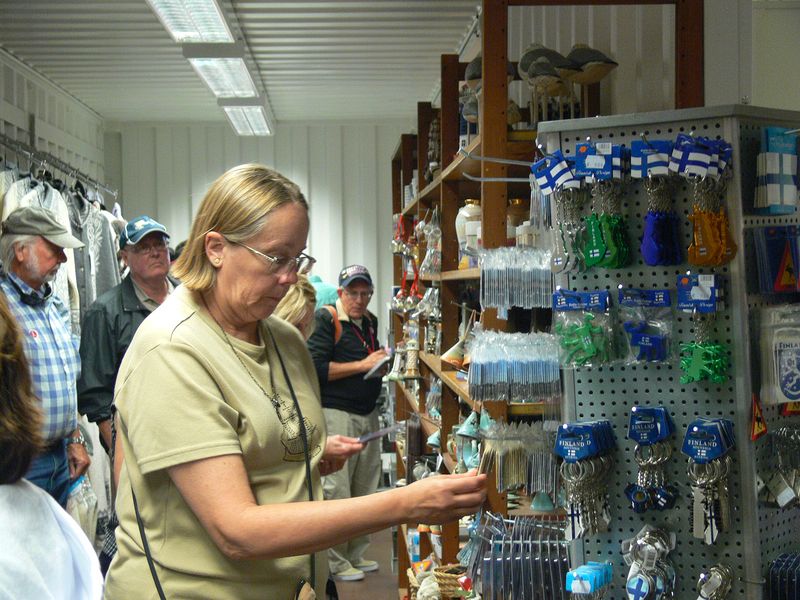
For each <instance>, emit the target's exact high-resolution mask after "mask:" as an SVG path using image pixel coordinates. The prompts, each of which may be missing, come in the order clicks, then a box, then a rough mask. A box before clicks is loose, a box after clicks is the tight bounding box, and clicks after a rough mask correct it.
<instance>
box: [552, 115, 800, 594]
mask: <svg viewBox="0 0 800 600" xmlns="http://www.w3.org/2000/svg"><path fill="white" fill-rule="evenodd" d="M767 125H776V126H785V127H791V128H796V127H798V126H800V113H798V112H789V111H779V110H770V109H764V108H758V107H752V106H745V105H730V106H719V107H706V108H693V109H684V110H675V111H663V112H655V113H645V114H633V115H620V116H613V117H601V118H593V119H577V120H572V121H553V122H547V123H542V124H541V125H540V127H539V133H538V135H539V142H540V143H542V144H543V145H544V147H545V149H546V151H547V152H548V153H549V152H553V151H555V150H557V149H560V150H561V151H562V152H563V153H564V154H565V155H566V156H571V155H574V152H575V145H576V143H577V142H582V141H584V140H586V138H587V137H590V138H591V140H593V141H611V142H614V143H620V144H625V145H630V143H631V141H633V140H636V139H641V135H642V134H644V135H646V136H648V138H649V139H674V138H675V137H676V136H677V134H678V133H680V132H689V131H692V130H694V131H696V132H697V134H698V135H702V136H709V137H717V136H719V137H722V138H724V139H726V140H727V141H728V142H730V143H731V144H732V146H733V180H732V181H731V182H730V183H729V185H728V189H727V192H726V200H725V205H726V207H727V211H728V215H729V219H730V224H731V232H732V234H733V237H734V239H735V242H736V244H737V246H738V248H739V251H738V252H737V254H736V257H735V258H734V260H733V261H732V262H731V263H729V264H728V265H726V266H724V267H717V268H702V267H701V268H698V267H693V266H690V265H688V263H684V264H683V265H680V266H669V267H651V266H649V265H646V264H644V262H643V261H642V260H641V258H640V257H639V252H638V246H639V240H640V238H641V235H642V229H643V224H644V216H645V214H646V212H647V199H646V194H645V191H644V189H643V187H642V184H641V182H640V181H637V180H633V181H632V182H631V183H630V184H629V185H628V186H627V188H626V190H627V191H626V195H625V198H624V200H623V211H624V214H625V216H626V222H627V229H628V235H629V241H630V243H631V246H632V248H634V250H633V254H634V256H635V257H636V259H635V262H634V263H633V264H632V265H631V266H629V267H627V268H624V269H617V270H607V269H599V268H593V269H590V270H588V271H586V272H575V273H569V274H568V275H562V276H559V277H557V278H556V283H557V285H561V286H562V287H564V288H569V289H572V290H594V289H608V290H616V289H617V286H618V285H619V284H623V285H625V286H631V287H642V288H655V287H658V288H670V289H675V286H676V279H677V276H678V275H679V274H682V273H685V272H686V271H687V270H691V271H692V272H698V273H715V274H719V275H722V276H723V277H724V282H723V290H724V302H725V310H724V311H723V312H721V313H720V314H718V315H717V318H716V326H715V340H716V341H719V342H721V343H723V344H725V345H726V346H727V347H728V348H729V349H730V351H731V369H730V378H729V380H728V381H727V382H725V383H724V384H722V385H717V384H713V383H711V382H709V381H701V382H696V383H693V384H687V385H683V384H681V383H680V375H681V372H680V370H679V368H678V366H677V364H676V365H670V366H659V365H636V366H610V367H602V368H594V369H585V368H579V369H575V370H572V371H565V372H564V373H565V376H564V388H565V390H564V411H563V414H564V418H565V419H566V420H579V421H580V420H590V419H595V418H605V419H608V420H609V421H611V423H612V425H613V427H614V432H615V435H616V440H617V448H616V451H615V455H614V459H615V469H614V470H613V473H612V475H611V479H610V481H609V482H608V490H609V495H610V503H611V512H612V522H611V529H610V531H609V532H607V533H604V534H600V535H597V536H594V537H591V538H587V539H585V540H583V541H582V542H579V543H578V544H577V545H576V548H575V550H576V551H577V552H576V554H577V556H580V553H581V551H582V553H583V556H584V560H585V561H589V560H598V561H605V560H610V561H612V562H613V563H614V576H615V580H616V583H615V585H614V586H613V587H612V589H613V590H614V591H613V592H612V594H613V597H614V598H624V597H625V592H624V590H625V579H626V575H627V572H628V567H627V566H626V565H625V563H624V562H623V559H622V553H621V551H620V542H621V541H622V540H624V539H627V538H631V537H634V536H635V535H636V534H637V533H638V531H639V530H640V529H641V527H642V526H643V525H644V524H645V523H650V524H652V525H654V526H657V527H661V528H664V529H667V530H669V531H672V532H674V533H675V534H676V535H677V545H676V548H675V550H674V551H673V552H672V553H671V554H670V559H671V560H672V562H673V564H674V565H675V568H676V570H677V586H676V593H675V598H676V599H677V600H695V598H697V596H698V595H697V591H696V589H695V585H696V582H697V577H698V575H699V573H700V571H701V570H702V569H704V568H708V567H710V566H711V565H713V564H715V563H717V562H721V563H725V564H727V565H729V566H730V567H731V568H733V570H734V571H735V574H736V579H735V581H734V583H733V588H732V592H731V595H730V596H729V597H730V598H737V599H744V598H747V599H754V600H760V599H761V598H763V597H764V596H765V594H764V576H765V574H766V572H767V569H768V565H769V561H770V560H772V559H774V558H775V557H776V556H777V555H778V553H780V552H782V551H786V550H790V549H795V550H797V549H800V509H797V508H792V509H788V510H782V509H778V508H771V507H766V506H761V505H759V504H758V500H757V491H756V477H757V473H759V472H762V471H763V470H765V469H766V467H767V466H768V463H769V461H770V460H771V456H772V455H773V454H774V453H773V452H771V443H770V442H769V435H767V436H764V437H763V438H761V439H760V440H759V441H757V442H751V441H750V419H751V393H752V392H758V391H759V385H760V384H759V379H758V373H757V371H756V370H754V369H753V367H755V368H756V369H757V367H758V365H757V364H755V363H758V339H757V338H758V333H757V331H758V330H757V329H753V330H752V333H751V329H750V322H751V321H754V323H753V324H754V325H755V326H757V323H756V322H755V320H756V319H757V313H758V311H757V310H753V309H756V308H758V307H759V306H763V305H765V304H767V303H768V301H767V299H765V298H764V297H761V296H759V295H758V294H754V293H752V292H751V293H749V294H748V289H749V288H748V284H747V281H748V274H747V273H748V271H747V265H748V264H749V263H748V262H747V260H748V257H749V256H751V255H752V254H753V249H752V247H748V246H747V245H746V244H745V239H746V236H745V229H746V228H747V227H752V226H758V225H767V224H791V223H800V218H798V216H796V215H788V216H780V217H764V216H755V215H753V209H752V206H753V194H754V186H755V164H756V154H757V152H758V148H759V136H760V132H761V128H762V127H764V126H767ZM674 202H675V209H676V211H677V212H678V213H679V214H681V213H682V214H683V215H684V216H686V215H688V214H689V212H690V211H691V204H692V202H691V189H690V186H689V185H688V184H686V183H683V184H681V185H680V186H679V187H678V188H677V191H676V192H675V195H674ZM554 221H555V215H554ZM681 235H682V236H683V238H684V242H685V243H684V244H683V247H684V248H686V247H688V245H689V243H690V242H691V226H690V224H689V223H688V221H687V220H686V219H685V218H684V220H683V225H682V231H681ZM751 270H752V269H751ZM751 276H752V273H751ZM750 289H752V288H750ZM614 304H615V305H616V303H614ZM674 336H675V339H676V341H677V342H684V341H691V340H692V339H693V329H692V319H691V315H688V314H685V313H676V326H675V333H674ZM751 338H753V339H751ZM636 404H641V405H653V406H655V405H661V406H664V407H666V408H667V409H668V410H669V412H670V414H671V415H672V418H673V420H674V422H675V430H676V433H675V436H674V438H673V448H674V452H673V456H672V458H671V461H670V463H669V464H668V468H667V479H668V481H669V482H671V483H674V484H676V485H677V486H678V487H679V490H680V496H681V497H680V500H679V501H678V504H677V505H676V507H675V508H674V509H672V510H668V511H664V512H660V511H648V512H646V513H644V514H641V515H640V514H636V513H634V512H633V511H632V510H631V508H630V507H629V505H628V502H627V499H626V498H625V496H624V494H623V490H624V488H625V486H626V485H627V484H628V483H630V482H634V481H636V473H637V466H636V463H635V462H634V460H633V446H634V444H633V442H632V441H630V440H628V439H627V437H626V433H627V424H628V418H629V412H630V408H631V406H633V405H636ZM763 408H764V416H765V418H766V421H767V425H768V427H770V428H772V427H776V426H779V425H781V424H785V423H787V422H791V420H792V418H789V417H781V416H779V413H778V409H777V407H774V406H764V407H763ZM696 417H724V418H727V419H730V420H732V421H733V422H734V426H735V432H736V448H735V454H734V469H733V470H732V473H731V475H730V477H729V489H730V498H731V510H732V519H731V521H732V522H731V529H730V530H729V531H726V532H723V533H722V534H721V535H720V537H719V539H718V540H717V543H716V544H715V545H712V546H707V545H705V544H704V543H703V541H702V540H697V539H694V538H693V537H692V536H691V526H690V519H689V516H690V513H691V491H690V487H689V482H688V478H687V474H686V457H685V456H684V455H683V454H681V453H680V444H681V442H682V440H683V435H684V432H685V431H686V427H687V424H688V423H689V422H690V421H691V420H693V419H694V418H696Z"/></svg>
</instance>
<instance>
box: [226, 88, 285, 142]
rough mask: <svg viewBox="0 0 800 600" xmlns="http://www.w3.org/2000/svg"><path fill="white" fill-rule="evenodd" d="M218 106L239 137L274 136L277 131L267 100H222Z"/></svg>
mask: <svg viewBox="0 0 800 600" xmlns="http://www.w3.org/2000/svg"><path fill="white" fill-rule="evenodd" d="M217 104H218V105H219V106H221V107H222V108H223V110H224V111H225V116H227V117H228V120H229V121H230V122H231V125H232V126H233V128H234V129H235V130H236V133H237V134H238V135H249V136H253V135H262V136H263V135H272V133H273V132H274V130H275V128H274V126H273V124H272V118H271V117H272V115H271V111H270V110H269V107H268V105H267V102H266V99H265V98H260V97H259V98H220V99H219V100H217Z"/></svg>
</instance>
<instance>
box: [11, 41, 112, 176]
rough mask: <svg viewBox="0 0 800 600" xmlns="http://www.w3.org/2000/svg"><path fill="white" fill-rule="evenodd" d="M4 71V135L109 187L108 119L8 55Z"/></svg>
mask: <svg viewBox="0 0 800 600" xmlns="http://www.w3.org/2000/svg"><path fill="white" fill-rule="evenodd" d="M0 67H1V69H0V133H4V134H5V135H7V136H9V137H11V138H13V139H16V140H19V141H21V142H24V143H26V144H31V143H32V142H33V144H34V146H35V147H36V148H37V149H38V150H41V151H43V152H49V153H50V154H52V155H53V156H55V157H56V158H58V159H60V160H63V161H64V162H66V163H68V164H69V165H71V166H72V167H74V168H76V169H78V170H79V171H81V172H82V173H84V174H86V175H88V176H89V177H92V178H95V179H98V180H100V181H104V175H105V173H104V160H105V155H104V153H103V119H102V118H101V117H100V116H99V115H98V114H97V113H95V112H94V111H92V110H90V109H89V108H87V107H86V106H85V105H83V104H81V103H80V102H79V101H78V100H76V99H75V98H74V97H72V96H70V95H69V94H67V93H66V92H64V91H63V90H62V89H60V88H59V87H57V86H56V85H54V84H53V83H51V82H50V81H48V80H47V79H45V78H44V77H42V76H41V75H40V74H38V73H37V72H35V71H34V70H32V69H30V68H29V67H27V66H26V65H24V64H23V63H21V62H20V61H18V60H17V59H16V58H14V57H13V56H11V55H10V54H8V53H7V52H5V51H3V50H0ZM31 127H33V128H34V131H35V132H36V135H35V139H34V140H31ZM2 152H3V148H2V147H0V153H2ZM12 158H13V156H12ZM26 166H27V165H26Z"/></svg>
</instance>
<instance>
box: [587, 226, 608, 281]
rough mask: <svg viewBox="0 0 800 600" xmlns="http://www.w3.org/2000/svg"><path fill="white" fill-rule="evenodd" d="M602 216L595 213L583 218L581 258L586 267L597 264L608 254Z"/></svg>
mask: <svg viewBox="0 0 800 600" xmlns="http://www.w3.org/2000/svg"><path fill="white" fill-rule="evenodd" d="M603 216H605V215H601V216H600V217H599V218H598V216H597V215H596V214H595V213H592V214H590V215H589V216H588V217H586V219H584V226H585V227H586V244H585V245H584V246H583V260H584V264H585V265H586V267H587V268H588V267H593V266H595V265H599V264H600V263H601V262H602V261H603V260H604V259H605V257H606V255H607V254H608V245H607V243H606V241H605V240H606V239H608V238H607V237H606V236H605V233H604V231H603V230H604V227H603V223H602V219H603Z"/></svg>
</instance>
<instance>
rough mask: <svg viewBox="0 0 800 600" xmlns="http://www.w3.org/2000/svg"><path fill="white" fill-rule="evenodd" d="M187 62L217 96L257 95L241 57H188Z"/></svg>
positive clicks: (240, 96)
mask: <svg viewBox="0 0 800 600" xmlns="http://www.w3.org/2000/svg"><path fill="white" fill-rule="evenodd" d="M189 62H190V63H191V64H192V67H194V70H195V71H197V74H198V75H200V78H201V79H202V80H203V81H205V83H206V85H207V86H208V87H209V88H211V91H212V92H214V95H215V96H216V97H217V98H252V97H254V96H258V91H257V90H256V84H255V83H254V82H253V78H252V77H251V76H250V71H249V69H248V68H247V65H246V64H245V62H244V59H243V58H190V59H189Z"/></svg>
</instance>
